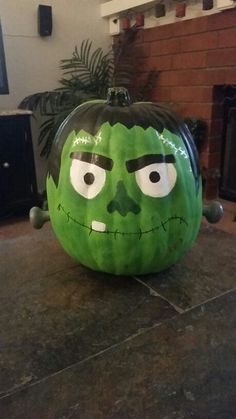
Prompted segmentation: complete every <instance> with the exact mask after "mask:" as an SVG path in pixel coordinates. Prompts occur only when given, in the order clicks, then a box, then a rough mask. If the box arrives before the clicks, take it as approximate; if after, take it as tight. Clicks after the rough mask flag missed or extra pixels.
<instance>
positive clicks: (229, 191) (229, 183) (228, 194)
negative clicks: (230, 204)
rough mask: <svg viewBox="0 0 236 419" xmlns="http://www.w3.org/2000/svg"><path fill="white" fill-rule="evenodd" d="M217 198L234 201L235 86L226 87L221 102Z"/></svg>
mask: <svg viewBox="0 0 236 419" xmlns="http://www.w3.org/2000/svg"><path fill="white" fill-rule="evenodd" d="M222 140H223V141H222V153H221V171H220V183H219V196H220V197H221V198H224V199H227V200H230V201H236V86H227V89H225V96H224V102H223V133H222Z"/></svg>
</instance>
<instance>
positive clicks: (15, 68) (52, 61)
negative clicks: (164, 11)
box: [0, 0, 111, 191]
mask: <svg viewBox="0 0 236 419" xmlns="http://www.w3.org/2000/svg"><path fill="white" fill-rule="evenodd" d="M39 4H45V5H49V6H52V15H53V32H52V36H49V37H40V36H39V35H38V25H37V9H38V5H39ZM0 18H1V24H2V31H3V40H4V48H5V56H6V66H7V75H8V84H9V91H10V94H9V95H0V110H5V109H7V110H9V109H15V108H16V107H17V106H18V104H19V102H20V101H21V100H22V99H23V98H24V97H25V96H27V95H30V94H32V93H35V92H40V91H44V90H52V89H54V88H55V87H57V86H58V83H57V82H58V80H59V79H60V77H61V75H62V73H61V71H60V70H59V65H60V60H61V59H63V58H70V57H71V55H72V52H73V50H74V46H75V45H80V43H81V41H82V40H83V39H87V38H89V39H90V40H92V41H93V43H94V47H98V46H101V47H102V48H103V49H104V50H105V51H106V50H107V49H108V47H109V46H110V44H111V38H110V36H109V34H108V22H107V20H106V19H102V18H101V17H100V0H37V1H36V0H0ZM32 131H33V141H34V151H35V163H36V170H37V180H38V188H39V190H40V191H41V190H43V189H44V182H45V171H46V162H45V160H43V159H41V158H40V157H39V149H38V146H37V135H36V131H37V124H36V123H35V122H33V123H32Z"/></svg>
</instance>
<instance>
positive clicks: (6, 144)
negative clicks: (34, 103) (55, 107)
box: [0, 111, 37, 215]
mask: <svg viewBox="0 0 236 419" xmlns="http://www.w3.org/2000/svg"><path fill="white" fill-rule="evenodd" d="M36 204H37V184H36V175H35V165H34V154H33V146H32V137H31V129H30V113H29V112H24V111H16V112H0V215H1V214H4V213H7V212H20V211H22V210H28V209H29V208H30V207H31V206H32V205H36Z"/></svg>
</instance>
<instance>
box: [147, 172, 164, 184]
mask: <svg viewBox="0 0 236 419" xmlns="http://www.w3.org/2000/svg"><path fill="white" fill-rule="evenodd" d="M160 178H161V176H160V175H159V173H158V172H151V173H150V175H149V179H150V181H151V182H152V183H157V182H159V180H160Z"/></svg>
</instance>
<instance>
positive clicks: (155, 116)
mask: <svg viewBox="0 0 236 419" xmlns="http://www.w3.org/2000/svg"><path fill="white" fill-rule="evenodd" d="M123 99H124V98H123ZM105 122H109V124H110V125H111V126H113V125H115V124H116V123H118V122H119V123H121V124H123V125H124V126H126V127H127V128H132V127H133V126H135V125H136V126H140V127H142V128H144V129H147V128H149V127H152V128H154V129H156V130H157V131H158V132H159V133H162V132H163V130H164V128H166V129H167V130H169V131H170V132H172V133H173V134H176V135H178V136H180V137H181V138H182V140H183V143H184V145H185V147H186V150H187V152H188V155H189V158H190V164H191V168H192V171H193V176H194V179H195V185H196V192H198V189H199V182H200V168H199V159H198V153H197V149H196V146H195V144H194V141H193V138H192V135H191V133H190V131H189V129H188V128H187V126H186V124H185V123H184V121H183V120H182V119H181V118H179V117H178V116H177V115H176V114H174V113H173V112H172V111H170V110H169V109H168V108H166V107H163V106H160V105H158V104H155V103H151V102H150V103H149V102H140V103H133V104H131V103H130V102H129V101H128V100H120V101H119V100H117V95H115V101H114V100H113V101H112V98H110V100H107V101H106V102H105V101H104V102H103V101H101V102H96V101H91V102H86V103H84V104H83V105H80V106H78V107H77V108H76V109H74V111H73V112H72V113H71V114H70V115H69V116H68V117H67V118H66V119H65V121H64V122H63V123H62V125H61V127H60V128H59V130H58V132H57V134H56V137H55V140H54V142H53V146H52V150H51V154H50V159H49V175H51V176H52V177H53V179H54V182H55V183H56V185H57V184H58V179H59V172H60V163H61V153H62V149H63V146H64V144H65V142H66V139H67V138H68V135H69V134H70V133H71V132H72V131H75V132H76V133H78V132H79V131H80V130H82V129H83V130H84V131H86V132H88V133H89V134H91V135H93V136H94V135H96V133H97V132H98V130H99V128H100V127H101V125H102V124H103V123H105Z"/></svg>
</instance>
